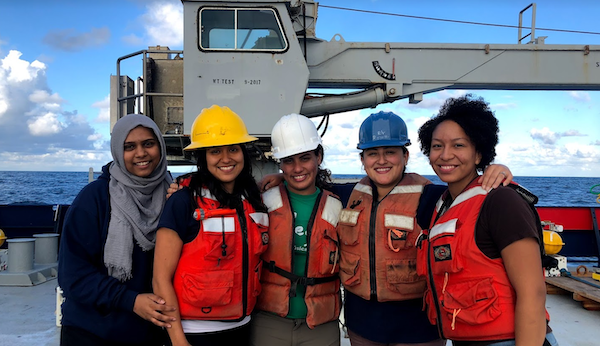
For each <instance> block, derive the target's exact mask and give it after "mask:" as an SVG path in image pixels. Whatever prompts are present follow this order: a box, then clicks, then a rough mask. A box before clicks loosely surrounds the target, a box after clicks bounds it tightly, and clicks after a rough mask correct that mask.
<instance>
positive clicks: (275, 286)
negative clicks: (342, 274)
mask: <svg viewBox="0 0 600 346" xmlns="http://www.w3.org/2000/svg"><path fill="white" fill-rule="evenodd" d="M262 196H263V201H264V203H265V205H266V206H267V208H268V209H269V220H270V223H269V225H270V226H269V239H270V244H269V248H268V249H267V251H266V252H265V253H264V254H263V260H264V265H265V268H266V269H267V270H264V271H263V273H262V277H261V283H262V293H261V295H260V296H259V297H258V302H257V304H256V307H257V308H258V309H260V310H263V311H269V312H273V313H275V314H277V315H279V316H281V317H285V316H287V314H288V312H289V305H290V303H289V301H290V296H294V295H295V294H296V287H297V285H298V284H302V285H305V286H306V291H305V295H304V300H305V302H306V307H307V315H306V324H307V325H308V327H309V328H314V327H315V326H317V325H320V324H323V323H326V322H329V321H333V320H337V319H338V317H339V314H340V308H341V298H340V280H339V278H338V275H337V273H338V272H339V265H338V256H339V252H338V237H337V223H338V218H339V215H340V211H341V209H342V203H341V202H340V200H339V199H338V198H337V196H335V195H334V194H332V193H331V192H329V191H326V190H323V192H322V193H321V194H320V195H319V197H318V198H317V203H316V205H315V208H316V211H314V210H313V213H312V215H313V216H312V219H311V220H310V221H309V226H308V230H307V235H306V236H307V241H306V243H307V246H308V248H307V256H308V257H307V268H306V276H304V277H300V276H297V275H294V274H293V271H292V252H293V240H294V217H293V215H292V207H291V204H290V200H289V195H288V193H287V190H286V188H285V186H284V184H280V185H279V186H277V187H274V188H271V189H269V190H268V191H266V192H264V193H263V195H262Z"/></svg>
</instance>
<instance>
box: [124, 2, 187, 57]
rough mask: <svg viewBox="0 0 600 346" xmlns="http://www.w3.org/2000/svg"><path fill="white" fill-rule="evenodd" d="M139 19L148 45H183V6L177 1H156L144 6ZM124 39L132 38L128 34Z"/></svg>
mask: <svg viewBox="0 0 600 346" xmlns="http://www.w3.org/2000/svg"><path fill="white" fill-rule="evenodd" d="M146 8H147V12H146V13H145V14H144V15H143V16H142V18H141V20H142V22H143V25H144V29H145V31H146V42H147V43H148V45H153V46H154V45H161V46H171V48H173V46H176V47H178V46H179V47H180V46H183V6H182V5H181V2H179V1H160V2H159V1H156V2H152V3H150V4H148V5H147V6H146ZM124 39H129V40H133V39H135V37H131V35H130V36H128V37H126V38H124Z"/></svg>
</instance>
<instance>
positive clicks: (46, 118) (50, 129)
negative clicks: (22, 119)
mask: <svg viewBox="0 0 600 346" xmlns="http://www.w3.org/2000/svg"><path fill="white" fill-rule="evenodd" d="M27 127H29V133H31V134H32V135H33V136H48V135H53V134H57V133H60V132H61V131H62V124H61V123H60V122H59V121H58V117H57V116H56V114H54V113H46V114H44V115H42V116H39V117H37V118H35V119H34V120H30V121H28V122H27Z"/></svg>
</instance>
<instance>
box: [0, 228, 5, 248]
mask: <svg viewBox="0 0 600 346" xmlns="http://www.w3.org/2000/svg"><path fill="white" fill-rule="evenodd" d="M5 240H6V234H4V231H3V230H1V229H0V246H2V245H3V244H4V241H5Z"/></svg>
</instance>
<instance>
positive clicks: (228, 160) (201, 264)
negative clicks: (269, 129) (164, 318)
mask: <svg viewBox="0 0 600 346" xmlns="http://www.w3.org/2000/svg"><path fill="white" fill-rule="evenodd" d="M255 140H257V138H255V137H252V136H250V135H249V134H248V131H247V130H246V126H245V125H244V122H243V121H242V119H241V118H240V117H239V116H238V115H237V114H236V113H234V112H233V111H232V110H231V109H229V108H227V107H220V106H217V105H213V106H212V107H210V108H205V109H203V110H202V112H201V113H200V114H199V115H198V117H197V118H196V120H195V121H194V124H193V125H192V134H191V141H192V143H191V144H190V145H189V146H187V147H186V148H185V150H194V151H195V156H196V157H197V160H198V161H197V168H198V169H197V171H196V172H195V173H193V174H192V176H191V180H190V181H189V186H187V187H184V188H183V189H181V190H179V191H177V192H176V193H174V194H173V195H172V196H171V197H170V198H169V199H168V200H167V204H166V205H165V208H164V212H163V215H162V217H161V220H160V222H159V225H158V227H159V229H158V233H157V239H156V255H155V261H154V279H153V286H154V290H155V292H156V294H158V295H161V297H164V299H165V301H166V302H167V304H169V305H175V306H176V307H177V310H176V311H175V312H173V313H172V314H171V316H173V317H175V318H176V321H174V322H173V323H171V324H172V327H171V328H169V329H168V332H169V337H170V339H171V342H172V344H173V345H203V346H204V345H244V344H246V343H247V342H248V338H249V328H248V322H249V321H250V313H251V312H252V310H253V308H254V305H255V303H256V297H257V296H258V294H259V293H260V289H261V288H260V282H259V277H260V271H261V269H262V268H261V267H262V265H261V262H260V255H261V254H262V253H263V252H264V251H265V250H266V247H267V243H268V240H269V237H268V233H267V229H268V215H267V213H266V207H265V206H264V205H263V203H262V201H261V197H260V192H259V190H258V187H257V185H256V182H255V181H254V178H253V177H252V171H251V165H250V155H249V153H248V150H247V149H246V147H245V145H244V144H245V143H249V142H252V141H255Z"/></svg>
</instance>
